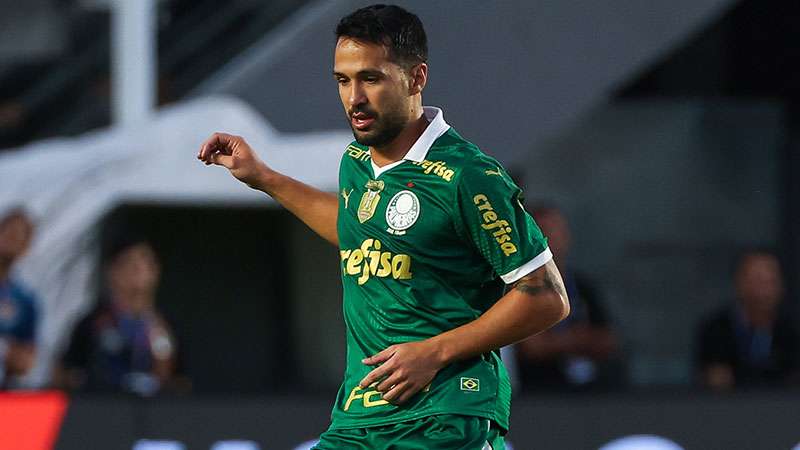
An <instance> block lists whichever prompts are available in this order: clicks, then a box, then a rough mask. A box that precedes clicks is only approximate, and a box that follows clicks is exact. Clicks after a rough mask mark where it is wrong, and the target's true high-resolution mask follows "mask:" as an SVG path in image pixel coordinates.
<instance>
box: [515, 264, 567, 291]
mask: <svg viewBox="0 0 800 450" xmlns="http://www.w3.org/2000/svg"><path fill="white" fill-rule="evenodd" d="M551 264H552V262H550V263H547V264H545V266H544V267H543V269H544V270H535V271H533V272H531V273H529V274H528V275H525V276H524V277H522V278H520V279H519V281H517V282H516V283H514V285H513V289H516V290H518V291H520V292H523V293H525V294H528V295H534V296H535V295H539V294H542V293H543V292H547V291H549V292H555V293H556V294H558V295H559V296H561V297H562V298H566V296H567V293H566V292H565V291H564V284H563V283H562V281H561V277H559V276H558V273H557V272H555V270H557V269H555V268H554V265H551Z"/></svg>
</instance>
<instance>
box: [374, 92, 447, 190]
mask: <svg viewBox="0 0 800 450" xmlns="http://www.w3.org/2000/svg"><path fill="white" fill-rule="evenodd" d="M422 111H423V114H425V118H426V119H428V122H429V123H428V126H427V127H426V128H425V131H423V132H422V134H421V135H420V136H419V138H417V141H416V142H414V145H412V146H411V148H409V149H408V152H406V154H405V156H403V159H401V160H400V161H396V162H393V163H391V164H387V165H385V166H383V167H378V166H377V165H375V163H374V162H373V161H372V160H371V159H370V163H371V164H372V171H373V172H374V173H375V176H376V177H377V176H378V175H380V174H382V173H383V172H386V171H387V170H389V169H391V168H393V167H396V166H397V165H399V164H400V163H402V162H403V161H405V160H408V161H414V162H422V161H423V160H424V159H425V157H426V156H428V150H430V149H431V146H432V145H433V143H434V142H435V141H436V139H439V138H440V137H441V136H442V135H443V134H445V133H447V130H449V129H450V125H448V124H447V122H445V121H444V114H443V113H442V110H441V109H439V108H436V107H434V106H423V107H422Z"/></svg>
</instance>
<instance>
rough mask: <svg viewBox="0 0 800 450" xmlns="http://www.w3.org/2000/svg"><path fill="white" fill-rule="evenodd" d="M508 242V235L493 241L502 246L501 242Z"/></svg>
mask: <svg viewBox="0 0 800 450" xmlns="http://www.w3.org/2000/svg"><path fill="white" fill-rule="evenodd" d="M510 240H511V235H509V234H504V235H502V236H500V237H497V238H495V241H497V243H498V244H502V243H503V242H507V241H510Z"/></svg>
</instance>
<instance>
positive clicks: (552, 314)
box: [430, 261, 569, 364]
mask: <svg viewBox="0 0 800 450" xmlns="http://www.w3.org/2000/svg"><path fill="white" fill-rule="evenodd" d="M520 283H521V284H518V285H515V288H514V289H511V290H510V291H508V292H507V293H506V294H505V295H504V296H503V297H502V298H500V300H498V301H497V303H495V304H494V306H492V307H491V308H490V309H489V310H488V311H486V312H485V313H484V314H483V315H481V316H480V317H479V318H477V319H475V320H474V321H472V322H470V323H467V324H465V325H462V326H460V327H458V328H455V329H453V330H450V331H447V332H445V333H442V334H440V335H438V336H436V337H434V338H431V339H430V341H431V344H434V348H435V349H436V350H435V351H436V352H437V353H438V357H439V358H440V360H441V361H442V363H443V364H450V363H452V362H454V361H458V360H462V359H466V358H471V357H474V356H477V355H481V354H483V353H487V352H489V351H492V350H495V349H498V348H500V347H503V346H506V345H509V344H513V343H515V342H519V341H521V340H523V339H526V338H528V337H530V336H533V335H535V334H537V333H541V332H542V331H544V330H546V329H548V328H550V327H551V326H553V325H555V324H556V323H558V322H559V321H560V320H562V319H563V318H565V317H566V316H567V315H568V314H569V302H568V299H567V295H566V292H565V290H564V288H563V283H562V281H561V276H560V275H559V273H558V269H556V267H555V264H554V263H553V262H552V261H551V262H549V263H547V264H546V265H545V266H544V267H541V268H539V269H537V270H536V271H534V273H532V274H530V275H528V276H527V277H525V278H523V280H520Z"/></svg>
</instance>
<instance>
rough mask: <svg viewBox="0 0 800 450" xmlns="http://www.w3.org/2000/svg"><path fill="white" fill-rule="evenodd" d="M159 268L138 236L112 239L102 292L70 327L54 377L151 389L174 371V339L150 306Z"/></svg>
mask: <svg viewBox="0 0 800 450" xmlns="http://www.w3.org/2000/svg"><path fill="white" fill-rule="evenodd" d="M160 272H161V268H160V266H159V263H158V260H157V258H156V254H155V252H154V251H153V248H152V247H151V246H150V244H149V243H147V242H146V241H144V240H142V239H139V238H131V237H127V238H125V239H122V240H120V241H118V242H116V243H115V244H114V245H113V246H112V247H111V248H110V252H109V254H108V255H107V257H106V258H105V266H104V276H105V294H104V295H103V296H102V297H101V301H100V302H99V304H98V306H97V308H96V309H95V310H94V311H93V312H92V313H91V314H89V316H87V317H86V318H85V319H84V320H83V321H81V322H80V324H79V325H78V327H77V328H76V329H75V331H74V333H73V335H72V339H71V342H70V345H69V348H68V350H67V352H66V354H65V355H64V358H63V369H62V370H61V373H60V374H59V376H58V377H57V378H58V379H59V383H60V384H62V385H63V387H65V388H68V389H85V390H89V391H124V392H131V393H135V394H138V395H143V396H148V395H153V394H155V393H156V392H158V391H159V390H161V388H162V387H164V386H165V385H166V384H167V383H169V382H170V381H171V380H172V378H173V375H174V372H175V361H176V359H175V356H176V345H175V339H174V338H173V336H172V332H171V330H170V327H169V325H168V324H167V322H166V321H165V320H164V318H163V317H162V316H161V314H160V313H159V312H158V311H157V309H156V306H155V299H156V289H157V287H158V282H159V276H160Z"/></svg>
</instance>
